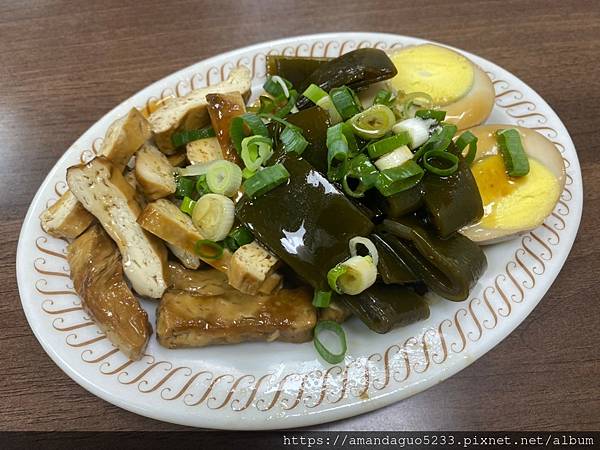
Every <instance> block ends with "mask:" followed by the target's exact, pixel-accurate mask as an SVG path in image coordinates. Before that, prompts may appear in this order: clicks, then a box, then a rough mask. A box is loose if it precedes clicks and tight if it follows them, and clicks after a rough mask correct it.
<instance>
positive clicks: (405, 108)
mask: <svg viewBox="0 0 600 450" xmlns="http://www.w3.org/2000/svg"><path fill="white" fill-rule="evenodd" d="M401 100H402V116H403V117H404V118H407V119H408V118H411V117H414V116H413V108H414V106H418V107H419V109H422V108H427V107H428V106H429V105H431V104H432V103H433V99H432V98H431V95H429V94H427V93H426V92H412V93H410V94H408V95H405V96H404V97H402V99H401Z"/></svg>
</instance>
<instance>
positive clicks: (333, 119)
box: [317, 95, 342, 125]
mask: <svg viewBox="0 0 600 450" xmlns="http://www.w3.org/2000/svg"><path fill="white" fill-rule="evenodd" d="M317 106H318V107H319V108H321V109H324V110H325V111H327V113H328V114H329V122H330V123H331V125H335V124H338V123H340V122H341V121H342V116H340V113H339V112H338V110H337V109H335V105H334V104H333V102H332V101H331V97H330V96H329V95H326V96H325V97H323V98H322V99H321V100H319V101H318V102H317Z"/></svg>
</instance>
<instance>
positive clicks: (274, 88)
mask: <svg viewBox="0 0 600 450" xmlns="http://www.w3.org/2000/svg"><path fill="white" fill-rule="evenodd" d="M263 89H264V90H265V92H267V93H269V94H271V95H272V96H273V97H279V96H280V95H283V96H284V97H285V98H288V97H289V96H290V90H291V89H292V83H290V82H289V81H288V80H286V79H285V78H281V77H280V76H279V75H273V76H272V77H269V78H267V81H265V84H263Z"/></svg>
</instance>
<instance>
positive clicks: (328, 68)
mask: <svg viewBox="0 0 600 450" xmlns="http://www.w3.org/2000/svg"><path fill="white" fill-rule="evenodd" d="M397 73H398V70H397V69H396V66H394V63H393V62H392V61H391V60H390V58H389V57H388V55H387V54H386V53H385V52H384V51H383V50H379V49H376V48H360V49H357V50H353V51H351V52H348V53H345V54H343V55H342V56H339V57H337V58H335V59H332V60H331V61H328V62H326V63H325V64H320V65H319V66H318V67H317V68H316V69H315V71H314V72H313V73H311V74H310V75H309V76H308V78H306V80H304V83H303V84H302V85H301V86H298V87H297V88H298V92H304V90H305V89H306V88H307V87H308V86H309V85H310V84H316V85H317V86H319V87H320V88H321V89H324V90H325V91H327V92H329V91H330V90H331V89H333V88H336V87H339V86H348V87H350V88H352V89H360V88H363V87H366V86H368V85H370V84H372V83H376V82H378V81H383V80H387V79H389V78H392V77H394V76H395V75H396V74H397ZM309 104H310V101H309V100H308V99H307V98H306V97H304V96H302V97H300V99H299V100H298V103H297V105H298V108H305V107H307V106H308V105H309Z"/></svg>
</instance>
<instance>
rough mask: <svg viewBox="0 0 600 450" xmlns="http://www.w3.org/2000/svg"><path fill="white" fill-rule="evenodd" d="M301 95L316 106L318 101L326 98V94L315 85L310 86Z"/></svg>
mask: <svg viewBox="0 0 600 450" xmlns="http://www.w3.org/2000/svg"><path fill="white" fill-rule="evenodd" d="M302 95H303V96H305V97H306V98H307V99H309V100H310V101H311V102H313V103H314V104H315V105H316V104H318V103H319V100H321V99H322V98H324V97H327V95H328V94H327V92H326V91H324V90H323V89H321V88H320V87H319V86H317V85H316V84H311V85H310V86H308V87H307V88H306V90H305V91H304V92H303V93H302Z"/></svg>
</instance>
